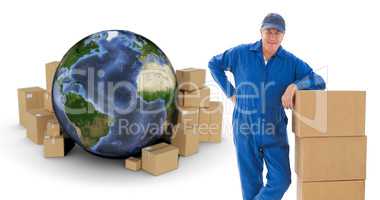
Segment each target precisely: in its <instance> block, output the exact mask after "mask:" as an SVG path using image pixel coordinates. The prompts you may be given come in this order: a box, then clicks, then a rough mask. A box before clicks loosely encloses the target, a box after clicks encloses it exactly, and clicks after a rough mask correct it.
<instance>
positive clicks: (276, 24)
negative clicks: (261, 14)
mask: <svg viewBox="0 0 380 200" xmlns="http://www.w3.org/2000/svg"><path fill="white" fill-rule="evenodd" d="M261 28H262V29H269V28H275V29H277V30H278V31H280V32H285V20H284V18H282V17H281V15H279V14H276V13H269V14H268V15H267V16H265V18H264V20H263V23H262V24H261Z"/></svg>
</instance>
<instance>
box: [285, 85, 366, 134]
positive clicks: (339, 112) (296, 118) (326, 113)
mask: <svg viewBox="0 0 380 200" xmlns="http://www.w3.org/2000/svg"><path fill="white" fill-rule="evenodd" d="M295 99H296V100H295V109H294V111H293V126H292V127H293V128H292V129H293V132H294V133H295V134H296V136H298V137H327V136H362V135H364V134H365V104H366V102H365V101H366V93H365V91H321V90H301V91H298V92H297V93H296V97H295Z"/></svg>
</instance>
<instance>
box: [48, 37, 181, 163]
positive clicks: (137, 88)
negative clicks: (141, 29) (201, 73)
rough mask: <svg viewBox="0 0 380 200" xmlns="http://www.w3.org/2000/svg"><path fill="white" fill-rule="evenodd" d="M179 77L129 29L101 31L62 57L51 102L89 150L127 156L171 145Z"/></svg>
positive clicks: (160, 54)
mask: <svg viewBox="0 0 380 200" xmlns="http://www.w3.org/2000/svg"><path fill="white" fill-rule="evenodd" d="M176 87H177V85H176V77H175V72H174V69H173V67H172V65H171V63H170V61H169V59H168V58H167V56H166V55H165V54H164V52H163V51H162V50H161V49H160V48H159V47H158V46H156V45H155V44H154V43H153V42H152V41H150V40H148V39H147V38H145V37H143V36H141V35H139V34H136V33H133V32H130V31H126V30H107V31H101V32H98V33H95V34H92V35H89V36H87V37H85V38H84V39H82V40H80V41H79V42H77V43H76V44H75V45H74V46H73V47H71V48H70V49H69V51H68V52H67V53H66V54H65V55H64V57H63V58H62V60H61V62H60V64H59V66H58V68H57V70H56V72H55V75H54V80H53V87H52V103H53V109H54V112H55V114H56V117H57V119H58V121H59V123H60V125H61V127H62V129H63V131H64V133H65V134H67V135H68V136H69V137H70V138H71V139H73V140H74V141H75V143H76V144H77V145H79V146H81V147H83V149H85V150H86V151H88V152H90V153H92V154H94V155H97V156H101V157H106V158H120V159H121V158H127V157H130V156H133V155H137V154H139V153H141V149H142V148H144V147H146V146H149V145H152V144H155V143H158V142H160V141H168V138H170V135H171V132H172V127H173V125H174V123H175V122H176V107H175V98H176V97H175V96H176Z"/></svg>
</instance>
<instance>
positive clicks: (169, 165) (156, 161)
mask: <svg viewBox="0 0 380 200" xmlns="http://www.w3.org/2000/svg"><path fill="white" fill-rule="evenodd" d="M178 153H179V150H178V148H177V147H175V146H173V145H169V144H166V143H159V144H155V145H152V146H149V147H145V148H143V149H142V169H143V170H145V171H147V172H149V173H151V174H153V175H156V176H157V175H160V174H163V173H166V172H169V171H172V170H175V169H177V168H178Z"/></svg>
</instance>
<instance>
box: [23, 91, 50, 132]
mask: <svg viewBox="0 0 380 200" xmlns="http://www.w3.org/2000/svg"><path fill="white" fill-rule="evenodd" d="M44 92H45V90H44V89H42V88H40V87H29V88H20V89H18V90H17V96H18V112H19V122H20V125H21V126H23V127H26V126H27V123H26V121H27V119H26V118H27V115H26V114H27V111H29V110H31V109H38V108H43V106H44V103H43V102H44V101H43V99H44V98H43V95H44Z"/></svg>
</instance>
